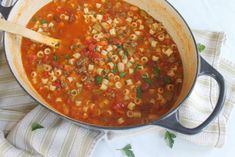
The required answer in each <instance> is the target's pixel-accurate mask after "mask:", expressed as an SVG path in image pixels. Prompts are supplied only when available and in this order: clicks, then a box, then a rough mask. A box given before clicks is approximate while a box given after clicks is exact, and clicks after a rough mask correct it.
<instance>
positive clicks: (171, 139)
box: [164, 131, 176, 148]
mask: <svg viewBox="0 0 235 157" xmlns="http://www.w3.org/2000/svg"><path fill="white" fill-rule="evenodd" d="M174 138H176V135H175V134H173V133H171V132H169V131H166V132H165V137H164V139H165V142H166V144H167V145H168V146H169V147H170V148H173V145H174V142H175V140H174Z"/></svg>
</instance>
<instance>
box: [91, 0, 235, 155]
mask: <svg viewBox="0 0 235 157" xmlns="http://www.w3.org/2000/svg"><path fill="white" fill-rule="evenodd" d="M168 1H169V2H170V3H171V4H172V5H173V6H174V7H175V8H176V9H178V11H179V12H180V13H181V15H182V16H183V17H184V18H185V20H186V21H187V23H188V24H189V26H190V27H191V28H192V29H204V30H212V31H223V32H225V33H226V34H227V41H226V44H225V45H224V48H223V51H222V55H223V56H224V57H225V58H227V59H229V60H231V61H233V62H235V0H226V1H222V0H197V1H193V0H168ZM234 121H235V114H234V111H233V113H232V115H231V117H230V121H229V125H228V128H227V131H228V136H227V137H228V138H227V141H226V143H225V145H224V147H223V148H220V149H217V148H216V149H214V148H207V147H202V146H198V145H195V144H192V143H189V142H187V141H185V140H182V139H179V138H176V142H175V145H174V148H173V149H170V148H169V147H168V146H166V144H165V142H164V140H163V137H162V136H161V135H160V134H159V133H154V132H148V133H143V134H141V135H138V136H132V137H128V138H120V139H116V140H115V141H112V142H111V143H110V144H107V143H106V142H104V141H101V142H100V143H99V144H98V146H97V148H96V149H95V152H94V155H93V156H94V157H124V155H123V154H121V153H120V152H118V151H117V150H116V149H118V148H122V147H124V146H125V145H126V144H129V143H130V144H131V145H132V146H133V150H134V152H135V155H136V157H169V156H174V157H186V156H187V157H188V156H190V157H198V156H200V157H221V156H223V157H231V156H234V154H235V149H234V146H235V123H233V122H234Z"/></svg>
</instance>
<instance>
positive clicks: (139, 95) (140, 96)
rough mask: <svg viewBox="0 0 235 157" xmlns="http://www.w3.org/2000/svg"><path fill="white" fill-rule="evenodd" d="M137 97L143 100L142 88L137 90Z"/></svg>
mask: <svg viewBox="0 0 235 157" xmlns="http://www.w3.org/2000/svg"><path fill="white" fill-rule="evenodd" d="M136 96H137V97H138V98H142V89H141V86H139V87H137V88H136Z"/></svg>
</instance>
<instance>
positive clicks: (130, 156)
mask: <svg viewBox="0 0 235 157" xmlns="http://www.w3.org/2000/svg"><path fill="white" fill-rule="evenodd" d="M118 150H121V151H122V152H123V153H124V154H125V155H126V156H127V157H135V154H134V152H133V151H132V147H131V145H130V144H128V145H126V146H125V147H123V148H122V149H118Z"/></svg>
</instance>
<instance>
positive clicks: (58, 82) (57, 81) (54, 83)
mask: <svg viewBox="0 0 235 157" xmlns="http://www.w3.org/2000/svg"><path fill="white" fill-rule="evenodd" d="M52 85H53V86H56V87H57V88H60V87H61V82H60V81H59V80H56V81H55V82H53V83H52Z"/></svg>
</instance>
